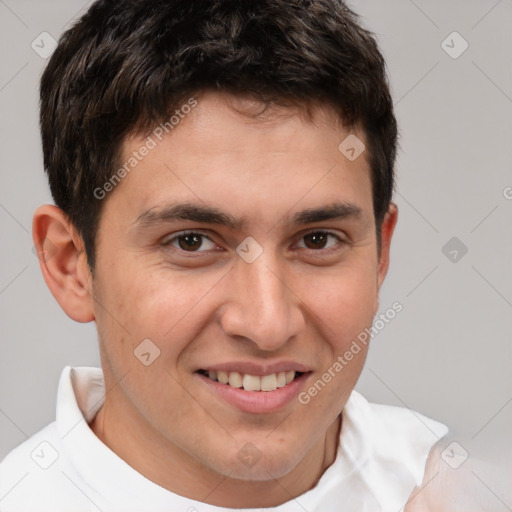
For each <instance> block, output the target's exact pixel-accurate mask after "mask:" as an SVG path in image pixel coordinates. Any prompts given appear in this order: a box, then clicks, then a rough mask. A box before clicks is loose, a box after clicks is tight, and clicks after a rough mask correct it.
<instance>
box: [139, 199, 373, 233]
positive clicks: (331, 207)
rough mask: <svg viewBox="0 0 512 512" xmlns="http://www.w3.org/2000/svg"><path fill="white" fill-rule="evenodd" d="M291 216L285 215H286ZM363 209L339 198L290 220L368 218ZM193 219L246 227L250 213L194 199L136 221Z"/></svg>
mask: <svg viewBox="0 0 512 512" xmlns="http://www.w3.org/2000/svg"><path fill="white" fill-rule="evenodd" d="M286 218H289V216H288V215H287V216H285V219H286ZM364 218H365V215H364V212H363V210H362V209H361V208H360V207H359V206H357V205H355V204H352V203H347V202H344V201H338V202H335V203H331V204H328V205H325V206H321V207H318V208H309V209H306V210H302V211H300V212H297V213H295V214H293V216H292V217H291V219H290V220H289V222H290V223H291V224H292V225H295V226H299V225H303V224H311V223H315V222H323V221H326V220H343V219H355V220H361V219H364ZM179 220H190V221H194V222H200V223H205V224H218V225H221V226H226V227H228V228H230V229H232V230H240V229H243V228H244V227H245V226H246V225H247V224H248V219H247V217H240V218H237V217H234V216H233V215H231V214H229V213H226V212H223V211H222V210H219V209H218V208H215V207H212V206H206V205H202V204H195V203H190V202H185V203H176V204H170V205H168V206H165V207H163V208H158V207H153V208H150V209H148V210H146V211H144V212H143V213H141V214H140V215H139V216H138V217H137V219H136V220H135V222H134V226H133V228H134V229H135V230H139V229H143V228H148V227H152V226H155V225H159V224H164V223H170V222H175V221H179Z"/></svg>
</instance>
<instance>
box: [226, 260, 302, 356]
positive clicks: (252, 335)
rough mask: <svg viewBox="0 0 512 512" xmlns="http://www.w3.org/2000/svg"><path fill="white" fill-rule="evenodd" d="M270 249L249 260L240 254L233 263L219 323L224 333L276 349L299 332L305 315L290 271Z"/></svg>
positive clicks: (270, 349) (264, 348)
mask: <svg viewBox="0 0 512 512" xmlns="http://www.w3.org/2000/svg"><path fill="white" fill-rule="evenodd" d="M269 253H270V251H264V252H263V254H262V255H261V256H260V257H259V258H258V259H257V260H256V261H254V262H252V263H247V262H245V261H243V260H242V259H241V258H240V260H238V261H237V262H236V263H235V266H234V268H233V269H232V270H231V275H230V276H228V282H227V283H226V284H227V289H228V290H230V293H229V298H228V300H226V302H225V303H224V304H223V308H221V311H222V312H221V319H220V323H221V326H222V329H223V331H224V332H225V333H226V334H227V335H229V336H231V337H234V338H245V339H248V340H250V341H252V343H254V344H255V345H256V346H257V347H258V348H259V349H261V350H265V351H275V350H278V349H279V348H280V347H282V346H283V345H285V344H286V343H287V342H288V341H289V340H290V339H291V338H293V337H294V336H296V335H297V334H298V333H300V331H301V329H303V328H304V325H305V319H304V315H303V312H302V308H301V304H302V301H301V298H300V297H298V296H297V294H296V293H295V292H294V291H293V283H290V282H289V281H290V275H289V274H290V273H286V272H285V271H284V269H283V267H284V264H283V265H279V264H278V263H277V262H276V258H274V257H272V255H271V254H269Z"/></svg>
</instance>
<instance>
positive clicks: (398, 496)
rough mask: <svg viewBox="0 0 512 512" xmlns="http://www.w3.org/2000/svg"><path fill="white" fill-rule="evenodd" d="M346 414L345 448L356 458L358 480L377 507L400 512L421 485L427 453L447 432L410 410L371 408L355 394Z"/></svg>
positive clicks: (441, 426)
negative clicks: (397, 509)
mask: <svg viewBox="0 0 512 512" xmlns="http://www.w3.org/2000/svg"><path fill="white" fill-rule="evenodd" d="M344 412H345V413H346V414H345V416H344V418H343V421H344V422H345V421H346V422H347V424H346V425H345V427H346V428H345V433H346V434H347V435H346V438H345V440H344V439H343V428H344V427H343V424H342V432H341V433H342V436H341V446H342V449H344V450H345V451H346V452H347V453H350V454H351V456H354V454H355V455H356V456H357V459H358V463H357V466H358V475H359V476H358V478H360V479H362V480H364V482H365V485H366V486H367V487H368V488H369V491H370V492H371V493H372V494H373V495H374V497H375V499H376V501H377V502H378V503H379V504H386V505H392V506H395V505H398V508H400V507H401V506H403V505H404V503H405V502H406V500H407V498H408V496H409V495H410V493H411V492H412V490H413V489H414V488H415V487H416V486H419V485H420V484H421V482H422V481H423V479H424V475H425V468H426V464H427V459H428V456H429V453H430V451H431V449H432V447H433V446H435V445H436V443H438V442H439V440H440V439H442V438H443V437H444V436H446V434H447V433H448V427H447V426H446V425H444V424H442V423H440V422H438V421H436V420H433V419H431V418H428V417H427V416H425V415H423V414H421V413H419V412H417V411H414V410H412V409H408V408H406V407H396V406H390V405H383V404H376V403H371V402H369V401H368V400H366V398H364V397H363V396H362V395H361V394H359V393H357V392H356V391H353V392H352V395H351V396H350V399H349V401H348V403H347V405H346V407H345V410H344Z"/></svg>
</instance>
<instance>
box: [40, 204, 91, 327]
mask: <svg viewBox="0 0 512 512" xmlns="http://www.w3.org/2000/svg"><path fill="white" fill-rule="evenodd" d="M32 237H33V239H34V245H35V248H36V250H37V254H38V257H39V265H40V267H41V272H42V273H43V277H44V280H45V281H46V284H47V285H48V288H49V289H50V291H51V292H52V295H53V296H54V297H55V299H56V300H57V302H58V303H59V304H60V306H61V308H62V309H63V310H64V311H65V313H66V314H67V315H68V316H69V317H70V318H72V319H73V320H75V321H77V322H91V321H92V320H94V312H93V307H92V306H93V304H92V301H93V299H92V295H91V292H92V290H91V273H90V270H89V267H88V266H87V259H86V255H85V250H84V248H83V243H82V240H81V237H80V236H79V235H78V233H77V231H76V229H75V227H74V226H73V225H72V224H71V222H70V221H69V219H68V217H67V215H66V214H65V213H64V212H63V211H62V210H61V209H60V208H57V207H56V206H52V205H43V206H40V207H39V208H38V209H37V210H36V212H35V213H34V218H33V222H32Z"/></svg>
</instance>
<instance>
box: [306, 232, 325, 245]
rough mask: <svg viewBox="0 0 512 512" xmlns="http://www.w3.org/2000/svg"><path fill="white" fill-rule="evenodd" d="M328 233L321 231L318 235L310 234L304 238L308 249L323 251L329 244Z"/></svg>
mask: <svg viewBox="0 0 512 512" xmlns="http://www.w3.org/2000/svg"><path fill="white" fill-rule="evenodd" d="M328 237H329V234H328V233H324V232H323V231H319V232H317V233H309V234H307V235H305V236H304V241H305V245H306V247H307V248H308V249H323V248H324V247H325V245H326V244H327V239H328Z"/></svg>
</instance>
